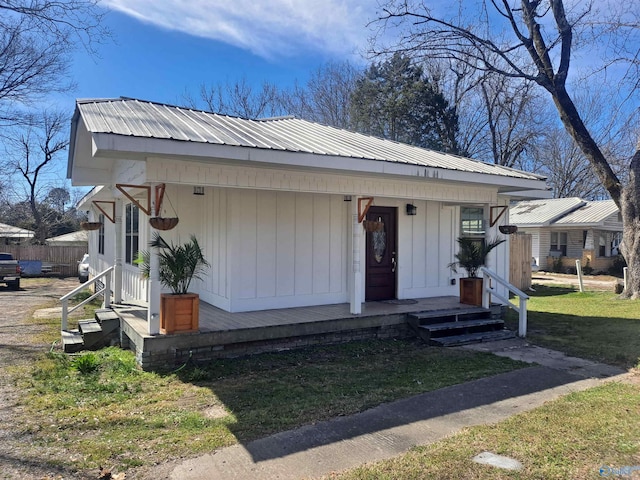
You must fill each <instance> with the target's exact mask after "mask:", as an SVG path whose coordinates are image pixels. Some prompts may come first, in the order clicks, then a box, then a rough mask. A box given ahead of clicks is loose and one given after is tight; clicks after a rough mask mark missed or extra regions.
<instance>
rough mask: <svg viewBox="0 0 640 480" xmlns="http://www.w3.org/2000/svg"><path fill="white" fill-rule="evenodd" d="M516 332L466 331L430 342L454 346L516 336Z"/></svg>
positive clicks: (443, 345)
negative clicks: (462, 333)
mask: <svg viewBox="0 0 640 480" xmlns="http://www.w3.org/2000/svg"><path fill="white" fill-rule="evenodd" d="M515 336H516V334H515V333H514V332H512V331H511V330H496V331H493V332H478V333H466V334H464V335H452V336H449V337H439V338H432V339H431V340H430V343H432V344H434V345H439V346H442V347H454V346H458V345H466V344H468V343H480V342H494V341H497V340H507V339H509V338H514V337H515Z"/></svg>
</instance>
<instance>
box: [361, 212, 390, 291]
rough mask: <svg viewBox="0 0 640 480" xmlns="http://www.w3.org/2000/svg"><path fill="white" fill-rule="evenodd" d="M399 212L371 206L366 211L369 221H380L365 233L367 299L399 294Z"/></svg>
mask: <svg viewBox="0 0 640 480" xmlns="http://www.w3.org/2000/svg"><path fill="white" fill-rule="evenodd" d="M396 212H397V210H396V209H395V208H392V207H371V208H369V211H368V212H367V221H373V222H381V225H380V226H379V227H378V231H373V232H370V231H367V233H366V242H367V247H366V257H367V258H366V274H365V300H366V301H375V300H391V299H394V298H396V237H397V232H396Z"/></svg>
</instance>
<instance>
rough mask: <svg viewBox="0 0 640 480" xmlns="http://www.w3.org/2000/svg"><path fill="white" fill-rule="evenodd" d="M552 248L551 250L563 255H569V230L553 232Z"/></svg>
mask: <svg viewBox="0 0 640 480" xmlns="http://www.w3.org/2000/svg"><path fill="white" fill-rule="evenodd" d="M550 250H551V252H560V255H561V256H563V257H566V256H567V232H551V248H550ZM552 256H554V255H552Z"/></svg>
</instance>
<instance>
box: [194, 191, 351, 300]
mask: <svg viewBox="0 0 640 480" xmlns="http://www.w3.org/2000/svg"><path fill="white" fill-rule="evenodd" d="M207 191H209V189H207ZM226 193H227V195H228V200H227V202H228V203H227V205H228V210H227V212H228V213H227V214H228V215H230V216H231V217H230V218H231V219H232V221H231V228H230V234H229V237H228V242H229V244H228V248H229V251H228V254H229V258H230V260H229V265H228V268H227V271H228V275H229V280H230V284H231V295H230V304H229V311H231V312H234V311H251V310H261V309H268V308H283V307H294V306H307V305H320V304H331V303H344V302H347V301H348V290H347V282H346V279H347V240H348V235H347V226H348V215H347V205H346V202H344V201H343V198H342V197H341V196H338V195H322V194H308V193H294V192H273V191H265V190H236V189H228V190H227V192H226ZM231 259H235V261H233V260H231Z"/></svg>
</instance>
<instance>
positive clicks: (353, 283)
mask: <svg viewBox="0 0 640 480" xmlns="http://www.w3.org/2000/svg"><path fill="white" fill-rule="evenodd" d="M361 241H362V226H361V225H360V223H359V222H358V197H354V198H353V201H352V202H351V257H352V258H351V262H352V268H351V269H350V271H351V275H350V278H349V281H350V285H349V286H350V287H351V288H350V289H349V303H350V305H349V310H350V312H351V313H352V314H354V315H357V314H360V313H362V268H361V265H360V242H361Z"/></svg>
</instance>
